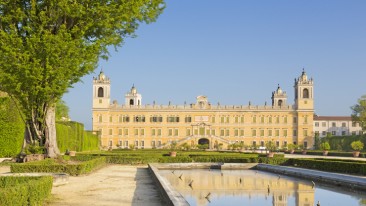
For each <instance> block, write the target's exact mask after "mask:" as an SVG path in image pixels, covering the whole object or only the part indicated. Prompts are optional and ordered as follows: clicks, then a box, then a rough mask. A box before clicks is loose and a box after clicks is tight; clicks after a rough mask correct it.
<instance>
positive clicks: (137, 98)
mask: <svg viewBox="0 0 366 206" xmlns="http://www.w3.org/2000/svg"><path fill="white" fill-rule="evenodd" d="M141 100H142V97H141V94H139V93H137V89H136V87H135V85H132V87H131V90H130V92H127V93H126V95H125V105H126V106H127V105H128V106H140V105H141V104H142V102H141Z"/></svg>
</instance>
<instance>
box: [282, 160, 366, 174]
mask: <svg viewBox="0 0 366 206" xmlns="http://www.w3.org/2000/svg"><path fill="white" fill-rule="evenodd" d="M288 163H289V165H291V166H295V167H301V168H307V169H315V170H321V171H327V172H339V173H348V174H360V175H366V162H362V161H349V160H343V161H342V160H329V159H291V160H290V161H288Z"/></svg>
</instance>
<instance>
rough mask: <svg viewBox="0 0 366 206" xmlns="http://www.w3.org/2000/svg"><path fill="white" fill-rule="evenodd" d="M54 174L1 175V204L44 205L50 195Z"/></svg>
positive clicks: (20, 205) (16, 205)
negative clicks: (35, 175)
mask: <svg viewBox="0 0 366 206" xmlns="http://www.w3.org/2000/svg"><path fill="white" fill-rule="evenodd" d="M52 183H53V178H52V176H42V177H14V176H2V177H0V205H12V206H18V205H19V206H23V205H42V203H43V201H44V199H46V198H47V197H49V196H50V194H51V189H52Z"/></svg>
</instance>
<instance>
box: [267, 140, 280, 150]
mask: <svg viewBox="0 0 366 206" xmlns="http://www.w3.org/2000/svg"><path fill="white" fill-rule="evenodd" d="M265 146H266V149H267V150H268V151H270V152H274V151H276V150H277V146H276V144H275V143H274V142H273V140H271V141H267V142H266V144H265Z"/></svg>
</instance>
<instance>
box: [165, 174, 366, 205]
mask: <svg viewBox="0 0 366 206" xmlns="http://www.w3.org/2000/svg"><path fill="white" fill-rule="evenodd" d="M159 173H160V174H161V175H162V176H163V177H165V178H167V179H168V180H169V182H170V184H171V185H172V186H173V187H174V188H175V189H176V190H177V191H178V192H179V193H181V194H182V196H183V197H184V198H185V199H186V200H187V201H188V203H189V204H190V205H260V206H265V205H268V206H287V205H288V206H313V205H316V204H317V203H318V201H319V202H320V205H321V206H333V205H347V206H352V205H356V206H361V205H366V194H365V193H356V192H352V191H350V190H348V189H347V188H339V187H336V186H334V187H330V186H327V185H323V184H317V183H314V184H315V185H314V184H313V182H311V181H308V180H301V179H298V178H292V177H287V176H281V175H277V174H273V173H268V172H262V171H257V170H208V169H205V170H203V169H202V170H200V169H195V170H160V172H159Z"/></svg>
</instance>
